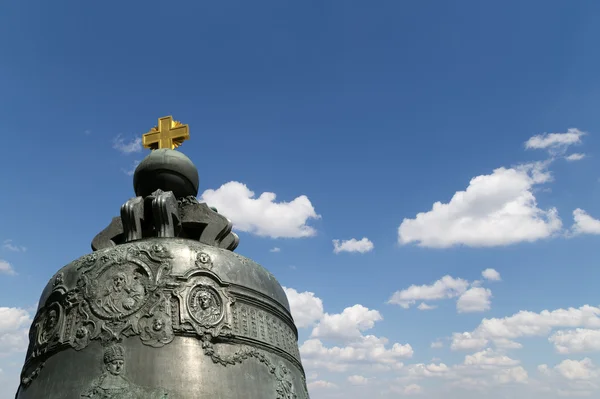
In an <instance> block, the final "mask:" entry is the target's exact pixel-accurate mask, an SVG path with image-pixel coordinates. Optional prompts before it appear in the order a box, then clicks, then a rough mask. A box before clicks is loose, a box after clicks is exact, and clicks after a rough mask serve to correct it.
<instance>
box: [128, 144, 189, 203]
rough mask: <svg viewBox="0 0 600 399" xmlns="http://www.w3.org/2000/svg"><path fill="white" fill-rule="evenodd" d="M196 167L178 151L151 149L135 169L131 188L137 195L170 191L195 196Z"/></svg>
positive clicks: (185, 195)
mask: <svg viewBox="0 0 600 399" xmlns="http://www.w3.org/2000/svg"><path fill="white" fill-rule="evenodd" d="M198 186H199V177H198V169H196V166H194V164H193V163H192V161H191V160H190V159H189V158H188V157H186V156H185V155H184V154H182V153H181V152H179V151H175V150H170V149H164V148H163V149H159V150H154V151H152V152H151V153H150V154H149V155H148V156H147V157H146V158H144V160H143V161H142V162H140V164H139V165H138V167H137V168H136V169H135V173H134V175H133V189H134V190H135V194H136V195H137V196H141V197H146V196H148V195H150V194H152V193H153V192H154V191H156V190H158V189H161V190H163V191H172V192H173V194H174V195H175V197H177V198H182V197H187V196H194V197H195V196H197V195H198Z"/></svg>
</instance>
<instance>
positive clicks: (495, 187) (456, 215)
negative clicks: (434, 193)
mask: <svg viewBox="0 0 600 399" xmlns="http://www.w3.org/2000/svg"><path fill="white" fill-rule="evenodd" d="M547 166H548V162H542V163H530V164H525V165H520V166H518V167H515V168H498V169H496V170H494V171H493V173H492V174H490V175H481V176H477V177H475V178H473V179H472V180H471V182H470V183H469V186H468V187H467V189H466V190H465V191H458V192H456V193H455V194H454V196H453V197H452V199H451V200H450V201H449V202H448V203H447V204H444V203H442V202H436V203H434V204H433V207H432V209H431V210H430V211H428V212H421V213H419V214H417V216H416V217H415V218H414V219H408V218H405V219H404V220H403V221H402V224H400V227H399V228H398V241H399V242H400V244H409V243H417V244H418V245H419V246H422V247H431V248H447V247H452V246H455V245H466V246H472V247H494V246H503V245H510V244H515V243H518V242H533V241H536V240H539V239H543V238H547V237H550V236H552V235H553V234H554V233H556V232H558V231H559V230H560V229H561V227H562V222H561V220H560V218H559V217H558V213H557V211H556V209H555V208H550V209H546V210H544V209H540V208H538V206H537V201H536V198H535V196H534V194H533V189H534V188H535V186H537V185H539V184H542V183H546V182H548V181H550V180H551V175H550V173H549V172H548V171H547Z"/></svg>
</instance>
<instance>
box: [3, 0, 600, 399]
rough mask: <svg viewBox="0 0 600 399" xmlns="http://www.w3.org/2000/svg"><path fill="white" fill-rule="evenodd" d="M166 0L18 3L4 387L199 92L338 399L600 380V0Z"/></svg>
mask: <svg viewBox="0 0 600 399" xmlns="http://www.w3.org/2000/svg"><path fill="white" fill-rule="evenodd" d="M140 4H141V3H140ZM140 4H136V5H134V4H133V3H130V4H126V3H123V2H119V3H117V2H110V1H108V2H106V1H105V2H102V3H101V4H100V3H98V4H92V3H90V2H85V3H84V2H80V1H62V2H58V3H57V2H47V1H39V0H38V1H30V2H27V3H25V2H9V3H6V2H5V4H3V5H2V6H0V7H1V8H0V52H1V54H3V56H2V57H0V117H1V119H2V127H1V130H2V132H1V134H2V137H3V138H4V142H5V151H4V154H3V156H2V158H0V180H1V181H2V192H3V194H4V195H2V197H0V198H1V199H0V205H1V206H0V209H1V210H0V240H1V241H2V244H3V245H4V247H3V248H2V250H1V252H0V259H2V262H0V271H2V273H0V292H1V294H0V312H4V316H3V317H2V318H1V319H0V353H1V355H0V369H2V372H1V373H0V382H2V385H3V386H7V387H8V386H10V387H16V384H17V377H16V376H17V375H18V372H19V368H20V365H21V362H22V359H23V339H24V334H23V331H24V329H26V328H28V326H29V325H28V323H30V321H31V319H30V318H31V317H32V314H31V311H32V307H33V306H34V305H35V304H36V303H37V299H38V297H39V294H40V293H41V290H42V288H43V287H44V285H45V284H46V282H47V281H48V279H49V278H50V277H51V276H52V274H54V272H55V271H56V270H58V269H59V268H60V267H62V266H63V265H65V264H67V263H68V262H70V261H71V260H73V259H75V258H77V257H79V256H81V255H83V254H85V253H87V252H89V250H90V242H91V239H92V238H93V237H94V235H95V234H97V233H98V232H99V231H100V230H102V229H103V228H104V227H105V226H106V225H107V224H108V223H109V222H110V220H111V218H112V217H113V216H117V215H118V212H119V207H120V205H121V204H122V203H123V202H125V201H126V200H127V199H128V198H130V197H131V196H133V190H132V182H131V176H130V175H128V172H130V171H131V170H132V169H133V168H134V166H135V162H136V161H140V160H141V159H143V157H144V156H145V155H146V152H145V150H144V151H142V150H141V149H140V148H139V145H137V144H136V142H135V140H136V139H139V138H140V137H141V134H142V133H144V132H146V131H147V130H148V129H149V128H150V127H152V126H153V125H155V124H156V120H157V118H158V117H161V116H166V115H173V116H174V117H175V118H176V119H177V120H180V121H182V122H184V123H187V124H189V125H190V129H191V140H190V141H188V142H186V143H184V145H183V146H182V147H181V148H180V149H181V151H182V152H184V153H185V154H186V155H188V156H189V157H190V158H191V159H192V160H193V161H194V162H195V164H196V165H197V167H198V169H199V173H200V193H202V194H203V196H202V198H203V199H205V200H206V201H207V202H209V203H210V204H211V205H216V206H217V207H218V208H219V210H220V211H221V212H223V213H225V214H226V215H227V216H228V217H230V219H232V221H233V222H234V225H235V228H236V230H237V231H238V233H239V235H240V238H241V243H240V246H239V247H238V249H237V252H239V253H241V254H243V255H246V256H249V257H251V258H253V259H255V260H256V261H258V262H259V263H261V264H262V265H264V266H265V267H267V268H268V269H269V270H270V271H272V272H273V273H274V274H275V275H276V277H277V278H278V279H279V281H280V282H281V283H282V285H284V286H285V287H286V288H288V296H289V297H290V301H291V303H292V307H293V313H294V316H295V318H296V321H297V324H298V325H299V327H300V345H301V347H303V349H302V353H303V359H304V364H305V366H306V369H307V374H308V376H309V386H310V391H311V397H312V398H313V399H319V398H335V397H345V398H351V399H360V398H366V397H370V398H371V397H373V396H376V397H382V398H387V397H398V396H399V395H400V396H401V395H411V394H419V393H421V394H422V395H423V396H425V397H428V398H438V397H444V398H451V399H453V398H471V397H473V398H479V397H481V395H482V393H481V392H482V391H483V392H485V394H486V395H487V396H488V397H490V398H492V399H495V398H509V397H510V398H512V397H528V398H542V397H543V398H552V397H555V396H556V397H558V395H559V394H573V393H576V394H577V393H578V394H582V393H584V394H585V393H587V394H589V395H592V396H593V395H598V394H599V393H600V369H599V368H597V367H598V365H600V357H599V356H598V351H600V308H598V306H599V302H600V300H599V297H600V296H599V294H598V283H597V281H598V280H599V278H600V272H599V271H598V268H597V263H596V259H597V258H596V257H597V247H598V235H599V234H600V222H599V221H598V220H597V219H600V206H599V205H598V203H597V201H596V199H597V198H598V194H600V182H599V178H600V176H599V174H598V170H599V169H600V168H599V167H600V164H599V154H600V141H599V140H598V138H597V137H598V134H597V133H598V132H599V131H600V122H599V119H598V117H597V115H598V109H600V100H599V99H600V79H598V71H599V70H600V52H599V50H598V46H597V38H598V37H599V35H600V27H599V26H598V24H597V20H598V17H599V13H600V4H598V3H596V2H592V1H580V2H561V1H534V0H531V1H528V2H519V1H504V2H497V3H495V4H491V3H490V2H480V1H467V0H463V1H460V2H459V1H454V2H446V1H430V2H400V1H378V2H359V1H355V2H342V1H330V2H322V1H305V2H301V4H299V3H298V4H291V3H286V2H276V1H256V2H242V1H222V2H195V1H176V2H170V3H169V4H168V7H167V5H166V3H164V2H157V1H146V2H144V3H143V6H141V5H140ZM551 133H556V135H551ZM527 143H529V144H528V145H527ZM574 154H582V155H581V156H578V155H574ZM568 157H570V158H569V159H570V160H569V159H567V158H568ZM578 158H581V159H578ZM501 168H504V169H501ZM475 178H476V179H475ZM205 190H209V191H205ZM465 190H466V191H465ZM463 191H464V192H465V193H464V194H460V193H459V192H463ZM251 193H254V194H253V195H252V194H251ZM263 193H274V194H275V195H276V197H275V198H273V196H269V194H267V195H266V196H265V195H264V194H263ZM456 193H458V194H456ZM455 194H456V196H455ZM261 195H263V196H262V197H261ZM259 197H260V198H261V199H258V198H259ZM453 197H454V198H453ZM437 202H439V203H441V204H447V205H446V206H445V205H441V206H437V207H434V203H437ZM577 209H579V210H580V211H577V212H575V214H574V211H576V210H577ZM273 215H275V216H273ZM417 215H419V216H418V217H417ZM575 216H576V217H575ZM595 218H596V219H595ZM401 226H402V227H401ZM363 238H366V240H365V241H360V240H362V239H363ZM352 239H355V240H356V241H358V242H359V243H358V244H357V243H356V242H354V243H353V242H350V243H349V244H348V243H346V244H345V245H343V242H344V241H347V240H352ZM334 240H339V244H340V245H342V248H345V249H350V250H354V251H337V252H336V251H334V249H335V246H334ZM367 240H368V241H367ZM360 243H362V244H360ZM369 243H370V244H369ZM274 248H278V249H279V250H278V251H273V249H274ZM357 249H361V250H362V251H363V252H358V251H357ZM488 269H492V270H493V271H495V272H496V273H497V274H498V275H499V277H498V275H496V274H495V273H494V272H493V271H490V270H488ZM484 270H488V271H487V272H486V273H485V274H486V276H487V277H488V278H487V279H486V278H484V276H482V272H483V271H484ZM444 276H449V277H447V278H445V279H442V278H444ZM436 282H437V283H436ZM292 290H293V291H292ZM395 293H397V295H394V294H395ZM394 298H395V299H394ZM412 301H415V302H414V303H412ZM422 303H425V304H426V305H427V306H428V307H435V308H433V309H429V310H420V309H419V308H418V306H419V305H421V304H422ZM586 306H587V307H586ZM423 308H424V305H421V309H423ZM560 309H563V310H562V311H561V310H560ZM544 310H547V311H548V313H541V312H542V311H544ZM519 312H530V313H519ZM486 320H487V321H486ZM490 320H491V321H490ZM464 333H466V334H464ZM457 334H458V335H457ZM383 338H386V339H387V343H385V345H383V342H384V341H383V340H382V339H383ZM434 342H435V343H437V344H435V345H434V346H441V347H439V348H432V347H431V345H432V343H434ZM396 343H397V344H398V345H396V346H394V344H396ZM517 344H519V345H520V346H521V347H519V348H516V346H517ZM408 345H410V346H408ZM336 348H338V349H336ZM344 348H346V349H344ZM348 348H350V349H348ZM381 348H383V349H382V350H381V351H379V350H378V349H381ZM344 350H346V352H348V351H349V350H352V351H353V353H355V354H359V355H357V356H358V358H352V356H350V357H349V358H348V357H343V356H341V355H340V353H341V352H343V351H344ZM544 365H545V366H544ZM9 391H10V392H7V393H0V398H2V399H4V398H9V397H12V396H11V395H13V392H14V390H13V389H12V388H11V389H10V390H9Z"/></svg>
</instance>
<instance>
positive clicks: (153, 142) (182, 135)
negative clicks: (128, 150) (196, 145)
mask: <svg viewBox="0 0 600 399" xmlns="http://www.w3.org/2000/svg"><path fill="white" fill-rule="evenodd" d="M189 138H190V129H189V127H188V125H184V124H182V123H180V122H177V121H174V120H173V117H171V116H165V117H164V118H159V119H158V125H157V126H154V127H153V128H152V129H150V131H149V132H148V133H145V134H144V135H143V136H142V145H143V146H144V148H149V149H151V150H157V149H159V148H170V149H171V150H173V149H175V148H177V147H179V146H180V145H181V143H183V142H184V141H185V140H189Z"/></svg>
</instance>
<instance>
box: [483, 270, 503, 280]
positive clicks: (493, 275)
mask: <svg viewBox="0 0 600 399" xmlns="http://www.w3.org/2000/svg"><path fill="white" fill-rule="evenodd" d="M481 275H482V276H483V278H484V279H486V280H489V281H500V280H502V278H500V273H498V272H497V271H496V270H494V269H485V270H484V271H482V272H481Z"/></svg>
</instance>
